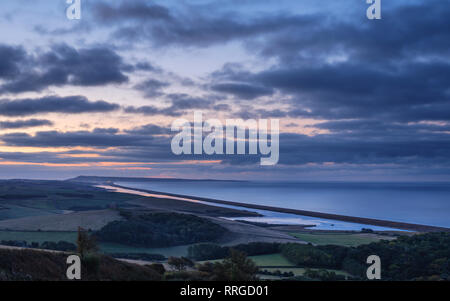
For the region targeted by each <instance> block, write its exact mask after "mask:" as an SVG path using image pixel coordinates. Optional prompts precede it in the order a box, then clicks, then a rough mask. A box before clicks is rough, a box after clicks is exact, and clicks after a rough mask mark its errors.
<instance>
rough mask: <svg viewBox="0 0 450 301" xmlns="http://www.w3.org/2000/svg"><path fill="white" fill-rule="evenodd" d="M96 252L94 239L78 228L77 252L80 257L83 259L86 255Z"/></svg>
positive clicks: (96, 247)
mask: <svg viewBox="0 0 450 301" xmlns="http://www.w3.org/2000/svg"><path fill="white" fill-rule="evenodd" d="M97 251H98V246H97V241H96V240H95V237H94V236H92V235H89V233H88V232H87V231H86V230H85V229H83V228H81V227H78V236H77V252H78V253H79V254H80V256H81V257H82V258H84V257H85V256H86V255H87V254H88V253H94V252H97Z"/></svg>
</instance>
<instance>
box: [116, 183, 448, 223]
mask: <svg viewBox="0 0 450 301" xmlns="http://www.w3.org/2000/svg"><path fill="white" fill-rule="evenodd" d="M108 185H110V186H113V187H117V188H123V189H130V190H136V191H141V192H146V193H154V194H163V195H168V196H173V197H179V198H186V199H192V200H194V201H195V200H197V201H202V202H208V203H213V204H214V203H215V204H223V205H229V206H238V207H244V208H249V209H258V210H266V211H272V212H280V213H289V214H295V215H303V216H309V217H318V218H325V219H330V220H336V221H343V222H350V223H358V224H366V225H372V226H381V227H388V228H396V229H402V230H409V231H417V232H450V228H445V227H438V226H429V225H421V224H412V223H404V222H395V221H388V220H380V219H373V218H365V217H355V216H347V215H340V214H332V213H323V212H316V211H307V210H299V209H289V208H281V207H272V206H265V205H256V204H246V203H239V202H230V201H223V200H216V199H210V198H202V197H195V196H188V195H181V194H174V193H166V192H159V191H154V190H146V189H140V188H133V187H126V186H121V185H117V184H115V183H108Z"/></svg>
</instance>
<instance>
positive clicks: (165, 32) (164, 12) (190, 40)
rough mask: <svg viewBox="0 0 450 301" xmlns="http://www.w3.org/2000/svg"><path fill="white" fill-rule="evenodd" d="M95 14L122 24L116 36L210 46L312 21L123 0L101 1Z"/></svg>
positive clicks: (156, 43)
mask: <svg viewBox="0 0 450 301" xmlns="http://www.w3.org/2000/svg"><path fill="white" fill-rule="evenodd" d="M93 9H94V14H95V16H96V17H97V19H98V20H99V21H100V23H103V24H106V25H110V24H120V25H119V26H118V28H117V30H116V32H115V34H114V36H115V37H118V38H121V39H125V40H129V41H146V42H148V43H150V44H152V45H153V46H165V45H183V46H201V47H203V46H210V45H214V44H222V43H226V42H228V41H232V40H236V39H243V38H250V37H257V36H261V35H265V34H267V33H273V32H278V31H279V30H281V29H289V28H292V27H295V26H302V25H305V24H309V23H310V21H311V20H310V17H304V16H287V15H283V14H280V15H275V16H265V17H260V18H251V19H249V18H248V17H245V16H242V15H241V14H240V13H237V12H233V13H229V14H226V15H218V14H217V13H215V12H214V11H209V12H208V13H204V12H203V13H201V12H199V11H198V10H195V9H190V10H189V9H187V10H186V11H183V12H179V11H177V10H175V9H170V8H168V7H165V6H161V5H155V4H151V3H148V2H145V1H123V2H121V3H120V4H119V5H114V4H112V3H107V2H103V3H98V4H96V5H94V7H93Z"/></svg>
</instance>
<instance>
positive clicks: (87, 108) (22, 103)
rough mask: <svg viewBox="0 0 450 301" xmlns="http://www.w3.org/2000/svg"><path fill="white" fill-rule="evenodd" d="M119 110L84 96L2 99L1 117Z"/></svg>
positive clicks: (110, 104) (116, 106)
mask: <svg viewBox="0 0 450 301" xmlns="http://www.w3.org/2000/svg"><path fill="white" fill-rule="evenodd" d="M119 108H120V107H119V105H116V104H112V103H108V102H106V101H103V100H99V101H89V100H88V99H87V98H86V97H84V96H67V97H58V96H46V97H41V98H34V99H33V98H23V99H15V100H10V99H0V115H2V116H8V117H12V116H29V115H35V114H45V113H68V114H80V113H101V112H111V111H115V110H118V109H119Z"/></svg>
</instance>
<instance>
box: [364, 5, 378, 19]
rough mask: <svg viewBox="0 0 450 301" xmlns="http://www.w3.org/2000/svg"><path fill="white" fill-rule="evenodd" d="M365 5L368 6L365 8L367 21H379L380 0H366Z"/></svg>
mask: <svg viewBox="0 0 450 301" xmlns="http://www.w3.org/2000/svg"><path fill="white" fill-rule="evenodd" d="M366 3H367V4H370V6H369V7H368V8H367V11H366V16H367V19H369V20H374V19H375V20H380V19H381V0H366Z"/></svg>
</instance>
